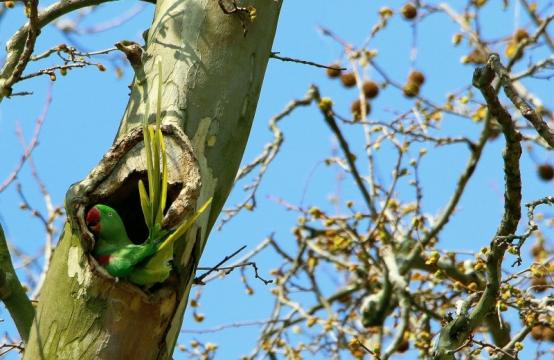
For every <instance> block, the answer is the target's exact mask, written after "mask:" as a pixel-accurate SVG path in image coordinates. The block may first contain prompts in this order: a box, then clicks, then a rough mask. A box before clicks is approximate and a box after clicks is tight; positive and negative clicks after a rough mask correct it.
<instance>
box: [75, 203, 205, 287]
mask: <svg viewBox="0 0 554 360" xmlns="http://www.w3.org/2000/svg"><path fill="white" fill-rule="evenodd" d="M210 200H211V199H210ZM210 200H208V202H206V204H204V206H202V208H201V209H200V210H199V211H197V212H196V213H195V214H194V215H193V216H192V217H191V218H190V219H188V220H187V221H186V222H184V223H183V224H181V225H180V226H179V227H178V228H177V230H175V231H174V232H172V233H171V234H169V235H167V236H162V237H161V238H158V239H156V238H151V237H148V239H147V240H146V241H145V242H144V243H143V244H140V245H135V244H133V243H132V242H131V240H129V237H128V236H127V231H126V230H125V226H124V224H123V220H122V219H121V217H120V216H119V214H118V213H117V211H115V210H114V209H112V208H111V207H109V206H107V205H103V204H97V205H95V206H93V207H92V208H91V209H90V210H89V211H88V212H87V216H86V223H87V226H88V227H89V229H90V230H91V232H92V233H93V234H94V235H95V238H96V244H95V247H94V251H93V256H94V257H95V258H96V260H97V261H98V263H99V264H100V265H102V266H103V267H104V268H105V269H106V270H107V271H108V273H109V274H110V275H112V276H114V277H118V278H126V279H128V280H129V281H130V282H132V283H134V284H137V285H141V286H147V287H148V286H152V285H154V284H156V283H159V282H163V281H165V280H166V279H167V278H168V277H169V273H170V271H171V265H170V261H171V259H172V258H173V246H172V245H173V242H174V241H175V240H177V239H178V238H179V237H181V236H182V235H183V233H184V231H185V230H186V229H187V228H189V227H190V225H192V224H193V223H194V221H195V220H196V219H197V218H198V216H199V215H200V214H201V213H202V212H203V211H204V210H205V209H206V208H207V206H208V205H209V203H210ZM159 234H162V235H166V234H167V231H166V232H163V231H160V232H159Z"/></svg>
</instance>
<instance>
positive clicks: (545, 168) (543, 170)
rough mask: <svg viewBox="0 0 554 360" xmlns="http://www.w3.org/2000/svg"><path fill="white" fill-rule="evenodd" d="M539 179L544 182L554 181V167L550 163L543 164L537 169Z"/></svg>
mask: <svg viewBox="0 0 554 360" xmlns="http://www.w3.org/2000/svg"><path fill="white" fill-rule="evenodd" d="M537 173H538V175H539V178H540V179H541V180H543V181H550V180H552V179H554V167H553V166H552V165H550V164H548V163H544V164H541V165H539V166H538V167H537Z"/></svg>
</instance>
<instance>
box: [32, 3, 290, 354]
mask: <svg viewBox="0 0 554 360" xmlns="http://www.w3.org/2000/svg"><path fill="white" fill-rule="evenodd" d="M224 4H226V5H227V6H226V9H227V10H228V12H229V11H231V12H232V10H233V9H234V5H233V3H232V2H231V1H230V0H226V1H224ZM248 5H251V6H253V8H255V10H256V19H255V20H254V21H252V22H251V21H250V19H249V16H250V15H251V14H248V13H247V12H246V11H235V12H232V13H230V14H225V13H224V12H223V11H222V9H221V8H220V6H219V4H218V1H216V0H186V1H185V0H158V2H157V5H156V14H155V18H154V22H153V24H152V26H151V28H150V29H149V31H148V34H147V40H146V51H145V52H144V54H142V57H138V56H136V55H137V54H138V53H137V52H136V51H135V52H134V53H133V52H132V51H129V52H128V57H129V59H130V60H131V62H132V63H133V67H134V69H135V72H136V77H135V81H134V83H133V87H132V92H131V96H130V100H129V104H128V106H127V110H126V112H125V115H124V117H123V120H122V121H121V126H120V129H119V132H118V134H117V137H116V139H115V141H114V146H113V147H112V148H111V149H110V150H109V151H108V153H107V154H106V155H105V156H104V158H103V159H102V161H101V162H100V164H99V165H98V166H97V167H96V168H95V169H94V170H93V171H92V172H91V173H90V174H89V176H88V177H87V178H86V179H85V180H83V181H82V182H80V183H78V184H75V185H74V186H72V187H71V189H70V190H69V191H68V195H67V199H66V209H67V213H68V222H67V223H66V225H65V228H64V232H63V234H62V236H61V239H60V243H59V245H58V247H57V249H56V251H55V254H54V257H53V260H52V263H51V265H50V268H49V271H48V274H47V277H46V281H45V283H44V286H43V288H42V291H41V295H40V299H39V300H40V301H39V304H38V307H37V315H36V317H35V320H34V322H33V326H32V329H31V334H30V339H29V342H28V344H27V347H26V350H25V359H40V358H43V359H158V358H159V359H168V358H170V357H171V354H172V353H173V349H174V347H175V343H176V341H177V336H178V334H179V330H180V328H181V323H182V319H183V313H184V311H185V308H186V305H187V301H188V300H187V299H188V294H189V291H190V288H191V286H192V282H193V279H194V274H195V270H196V266H197V265H198V261H199V258H200V255H201V253H202V250H203V248H204V245H205V243H206V239H207V237H208V234H209V232H210V229H211V228H212V226H213V224H214V222H215V220H216V218H217V216H218V214H219V212H220V210H221V208H222V206H223V203H224V202H225V199H226V198H227V195H228V194H229V191H230V189H231V187H232V185H233V181H234V177H235V174H236V172H237V169H238V166H239V163H240V159H241V157H242V154H243V151H244V147H245V145H246V141H247V139H248V135H249V132H250V128H251V124H252V119H253V116H254V113H255V109H256V104H257V101H258V96H259V92H260V88H261V85H262V81H263V77H264V72H265V69H266V65H267V61H268V59H269V55H270V51H271V44H272V41H273V37H274V34H275V28H276V25H277V19H278V15H279V10H280V6H281V5H280V2H279V1H274V0H251V1H249V2H248ZM244 29H246V30H247V31H248V33H247V34H246V36H244V35H243V31H244ZM127 45H128V44H127ZM127 45H125V46H122V48H123V49H132V46H127ZM134 50H137V48H135V49H134ZM133 55H134V56H133ZM139 55H140V54H139ZM158 62H161V63H162V65H163V66H162V68H163V76H162V82H163V100H162V106H161V109H162V114H163V121H162V123H163V132H164V134H165V138H166V142H167V152H168V163H169V183H170V186H169V195H168V196H169V199H170V200H171V201H172V202H171V206H170V208H169V210H168V214H167V215H166V217H165V218H164V223H165V224H166V225H167V226H172V225H175V224H176V223H177V222H179V221H181V220H182V219H183V218H184V217H186V216H188V215H190V214H191V213H192V212H193V211H194V210H195V209H197V208H198V207H200V206H201V205H202V204H204V202H205V201H206V200H207V199H208V198H210V197H211V196H213V202H212V205H211V207H210V208H209V210H207V211H206V212H205V213H204V214H203V215H202V216H201V217H200V218H199V219H198V221H197V222H196V224H195V225H194V226H193V227H192V228H191V229H189V231H188V232H187V233H186V234H185V235H184V236H183V238H182V239H179V240H178V243H177V244H176V246H175V254H174V268H175V271H174V274H173V275H172V276H171V277H170V279H169V280H168V281H166V283H164V284H161V285H157V286H155V287H153V288H151V289H148V290H144V289H140V288H138V287H136V286H134V285H132V284H130V283H128V282H125V281H117V279H114V278H112V277H110V276H109V275H107V274H106V272H105V271H104V270H103V269H102V268H101V267H100V266H99V265H98V264H97V263H96V261H95V260H94V259H93V258H92V257H90V256H89V255H88V254H89V252H90V250H91V249H92V247H93V238H92V236H91V234H90V233H89V232H88V230H87V229H86V226H85V225H84V219H83V216H84V214H85V211H86V210H87V209H88V208H89V207H90V206H92V205H94V204H96V203H99V202H101V203H105V204H108V205H110V206H112V207H114V208H115V209H116V210H118V212H119V213H120V214H121V216H122V218H123V220H124V222H125V224H126V227H127V229H128V232H129V236H130V238H131V239H132V240H134V241H140V240H141V239H144V238H145V236H146V235H145V234H146V232H145V231H146V227H145V225H143V224H142V223H143V220H142V213H141V210H140V205H139V196H138V190H137V181H138V179H139V178H143V179H144V178H146V176H145V163H146V161H145V159H144V157H143V152H142V148H143V146H144V144H143V142H142V132H141V130H140V129H141V127H140V126H141V121H142V118H143V115H144V112H145V104H146V101H149V102H150V103H151V108H152V109H154V108H155V99H156V96H155V94H156V89H157V86H158V85H157V84H158V76H157V74H158V73H157V63H158ZM154 113H155V112H154V111H152V112H151V117H150V118H151V120H152V119H153V118H154V115H153V114H154Z"/></svg>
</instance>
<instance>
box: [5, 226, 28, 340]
mask: <svg viewBox="0 0 554 360" xmlns="http://www.w3.org/2000/svg"><path fill="white" fill-rule="evenodd" d="M0 300H2V302H4V304H5V305H6V308H7V309H8V311H9V313H10V315H11V317H12V319H13V321H14V322H15V326H16V327H17V331H19V335H20V336H21V338H22V339H23V340H24V341H25V342H26V341H27V339H28V338H29V332H30V331H31V324H32V323H33V319H34V317H35V308H34V307H33V304H32V303H31V300H29V298H28V297H27V294H25V289H24V288H23V286H22V285H21V283H20V282H19V279H18V278H17V274H16V273H15V269H14V267H13V264H12V261H11V257H10V252H9V250H8V244H7V243H6V237H5V236H4V229H2V226H1V225H0Z"/></svg>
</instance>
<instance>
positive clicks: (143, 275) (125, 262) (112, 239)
mask: <svg viewBox="0 0 554 360" xmlns="http://www.w3.org/2000/svg"><path fill="white" fill-rule="evenodd" d="M161 79H162V69H161V64H158V102H157V111H156V125H155V126H151V125H148V116H149V111H150V106H149V103H148V102H147V103H146V111H145V114H144V119H143V123H142V131H143V136H144V151H145V153H146V170H147V175H148V192H147V190H146V187H145V186H144V183H143V182H142V180H139V182H138V188H139V194H140V205H141V208H142V213H143V215H144V221H145V223H146V226H147V227H148V236H147V238H146V240H145V241H144V243H142V244H140V245H136V244H133V243H132V242H131V240H129V237H128V236H127V232H126V230H125V225H124V224H123V221H122V219H121V217H120V216H119V214H118V213H117V212H116V211H115V210H114V209H112V208H111V207H109V206H107V205H103V204H96V205H94V206H93V207H92V208H91V209H90V210H89V211H88V212H87V215H86V219H85V220H86V223H87V226H88V227H89V229H90V230H91V232H92V233H93V234H94V235H95V237H96V243H95V247H94V250H93V255H94V257H95V258H96V260H97V261H98V263H99V264H100V265H102V266H104V267H105V268H106V270H107V271H108V273H109V274H110V275H112V276H115V277H118V278H126V279H128V280H129V281H130V282H132V283H134V284H137V285H142V286H147V287H148V286H151V285H153V284H155V283H159V282H163V281H165V280H166V279H167V278H168V277H169V273H170V271H171V265H170V262H171V260H172V259H173V243H174V242H175V240H177V239H179V238H181V237H182V236H183V234H184V233H185V231H186V230H187V229H188V228H189V227H190V226H191V225H192V224H193V223H194V221H195V220H196V219H197V218H198V216H200V214H202V212H204V210H206V208H207V207H208V205H209V204H210V203H211V200H212V199H211V198H210V199H208V201H206V203H205V204H204V205H203V206H202V207H201V208H200V209H199V210H198V211H196V212H195V213H194V214H193V215H192V216H191V217H189V218H188V219H187V220H186V221H184V222H183V223H181V224H179V225H178V226H177V228H176V229H172V230H171V229H163V228H162V219H163V212H164V210H165V207H166V200H167V184H168V179H167V176H168V175H167V157H166V149H165V143H164V138H163V135H162V131H161V100H162V94H161V93H162V92H161V88H162V85H161V84H162V81H161Z"/></svg>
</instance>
